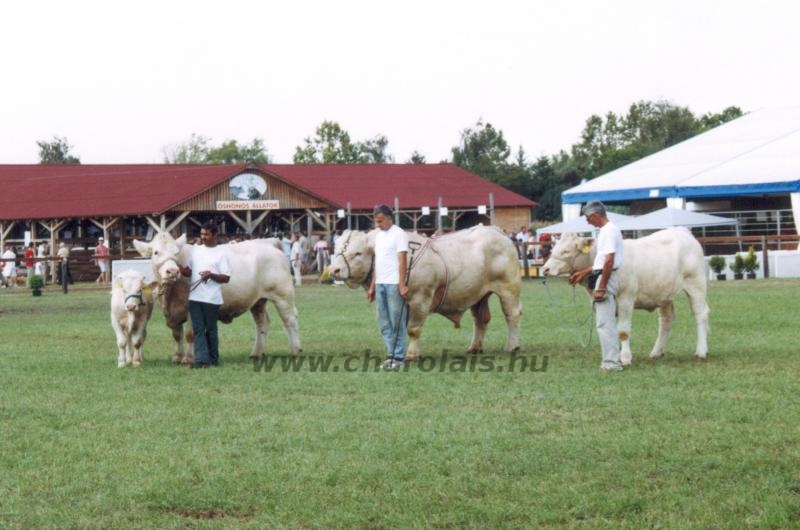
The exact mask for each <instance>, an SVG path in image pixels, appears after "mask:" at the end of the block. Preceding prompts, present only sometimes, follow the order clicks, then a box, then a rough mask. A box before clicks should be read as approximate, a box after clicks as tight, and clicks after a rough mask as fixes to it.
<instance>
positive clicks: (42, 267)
mask: <svg viewBox="0 0 800 530" xmlns="http://www.w3.org/2000/svg"><path fill="white" fill-rule="evenodd" d="M36 257H37V258H46V257H47V244H46V243H45V242H44V241H42V242H41V243H39V246H38V247H36ZM33 269H34V272H35V274H38V275H40V276H42V277H44V276H47V262H46V261H44V260H43V259H39V260H38V261H37V262H36V264H35V265H34V266H33Z"/></svg>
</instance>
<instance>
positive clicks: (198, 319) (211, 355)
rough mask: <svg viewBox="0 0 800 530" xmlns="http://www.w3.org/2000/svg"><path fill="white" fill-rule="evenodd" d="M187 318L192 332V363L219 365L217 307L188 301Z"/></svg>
mask: <svg viewBox="0 0 800 530" xmlns="http://www.w3.org/2000/svg"><path fill="white" fill-rule="evenodd" d="M189 316H190V317H191V319H192V331H193V332H194V362H195V363H202V364H215V365H216V364H219V335H218V334H217V320H218V319H219V306H218V305H215V304H207V303H205V302H194V301H192V300H190V301H189Z"/></svg>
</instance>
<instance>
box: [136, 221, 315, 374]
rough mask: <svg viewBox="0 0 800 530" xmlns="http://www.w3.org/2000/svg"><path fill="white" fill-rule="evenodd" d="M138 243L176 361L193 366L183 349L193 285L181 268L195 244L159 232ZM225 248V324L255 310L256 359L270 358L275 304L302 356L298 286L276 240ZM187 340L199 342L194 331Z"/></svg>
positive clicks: (294, 351) (292, 348)
mask: <svg viewBox="0 0 800 530" xmlns="http://www.w3.org/2000/svg"><path fill="white" fill-rule="evenodd" d="M133 243H134V246H135V247H136V250H137V251H138V252H139V254H141V255H142V256H144V257H149V258H150V260H151V262H152V265H153V273H154V275H155V278H156V280H157V281H158V284H159V288H158V299H159V303H160V304H161V308H162V310H163V311H164V318H165V319H166V322H167V327H169V328H170V329H171V330H172V337H173V338H174V339H175V343H176V350H175V356H174V358H173V360H174V361H175V362H176V363H183V364H191V362H192V361H193V355H192V353H191V348H189V351H187V350H186V349H185V348H184V346H183V324H184V323H185V322H187V320H188V314H189V290H190V288H191V287H190V285H189V281H188V279H187V278H184V277H183V276H181V274H180V271H179V269H178V265H181V266H185V265H186V264H187V263H188V261H189V257H190V253H191V252H192V245H188V244H186V234H184V235H182V236H181V237H179V238H178V239H175V238H173V237H172V236H171V235H170V234H168V233H164V232H160V233H158V234H157V235H156V236H155V237H154V238H153V240H152V241H151V242H149V243H145V242H142V241H137V240H134V242H133ZM223 247H224V248H225V249H226V250H227V251H228V253H229V254H228V260H229V262H230V264H231V279H230V281H229V282H228V283H224V284H222V298H223V304H222V306H221V307H220V311H219V319H220V321H221V322H224V323H226V324H228V323H230V322H232V321H233V319H234V318H236V317H238V316H239V315H241V314H243V313H244V312H245V311H250V314H251V315H252V316H253V320H254V321H255V324H256V338H255V343H254V344H253V349H252V351H251V353H250V356H251V357H254V358H255V357H260V356H262V355H263V354H264V344H265V342H266V338H267V332H268V331H269V315H268V314H267V307H266V305H267V301H271V302H272V303H273V304H274V305H275V308H276V309H277V310H278V314H279V315H280V317H281V320H282V321H283V325H284V327H285V328H286V332H287V335H288V336H289V353H290V354H291V355H297V354H298V353H300V352H301V351H302V350H301V348H300V332H299V325H298V318H297V308H296V307H295V304H294V283H293V282H292V276H291V273H290V272H289V263H288V261H287V259H286V256H284V254H283V252H281V251H280V250H278V249H277V248H276V247H275V244H274V242H273V241H271V240H266V239H253V240H250V241H244V242H242V243H237V244H235V245H223ZM190 325H191V323H190ZM187 340H188V341H189V342H190V344H191V342H192V341H193V338H192V336H191V333H189V334H188V335H187Z"/></svg>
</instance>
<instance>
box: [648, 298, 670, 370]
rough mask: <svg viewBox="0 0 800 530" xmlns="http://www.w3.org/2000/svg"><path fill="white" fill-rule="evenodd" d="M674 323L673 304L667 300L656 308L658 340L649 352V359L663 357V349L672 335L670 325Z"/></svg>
mask: <svg viewBox="0 0 800 530" xmlns="http://www.w3.org/2000/svg"><path fill="white" fill-rule="evenodd" d="M673 322H675V304H673V303H672V300H667V301H666V302H664V304H662V305H661V307H659V308H658V338H656V343H655V344H654V345H653V350H652V351H651V352H650V358H651V359H658V358H659V357H661V356H662V355H664V348H666V347H667V341H668V340H669V336H670V334H671V333H672V323H673Z"/></svg>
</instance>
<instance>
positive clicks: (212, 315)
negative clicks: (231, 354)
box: [181, 223, 231, 368]
mask: <svg viewBox="0 0 800 530" xmlns="http://www.w3.org/2000/svg"><path fill="white" fill-rule="evenodd" d="M217 233H218V229H217V225H215V224H214V223H205V224H203V226H202V227H200V240H201V241H202V242H203V244H202V245H201V246H196V247H194V248H192V254H191V258H189V263H188V264H187V265H186V266H184V267H181V274H182V275H183V276H187V277H190V278H191V285H192V289H191V291H190V292H189V316H190V317H191V319H192V330H193V332H194V364H193V365H192V367H193V368H208V367H210V366H218V365H219V333H218V331H217V326H218V321H219V308H220V306H221V305H222V302H223V298H222V284H224V283H228V282H229V281H230V279H231V265H230V262H229V260H228V251H227V249H226V248H225V246H224V245H218V244H217Z"/></svg>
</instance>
